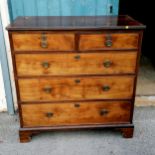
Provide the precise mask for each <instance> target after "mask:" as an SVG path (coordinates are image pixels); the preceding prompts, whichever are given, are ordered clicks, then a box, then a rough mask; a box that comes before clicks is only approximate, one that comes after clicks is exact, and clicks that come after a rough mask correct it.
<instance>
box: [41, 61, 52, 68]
mask: <svg viewBox="0 0 155 155" xmlns="http://www.w3.org/2000/svg"><path fill="white" fill-rule="evenodd" d="M42 66H43V67H44V68H49V66H50V64H49V62H47V61H44V62H43V63H42Z"/></svg>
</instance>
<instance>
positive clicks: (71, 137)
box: [0, 107, 155, 155]
mask: <svg viewBox="0 0 155 155" xmlns="http://www.w3.org/2000/svg"><path fill="white" fill-rule="evenodd" d="M134 124H135V133H134V138H132V139H124V138H122V136H121V134H120V132H116V131H109V130H108V131H107V130H103V131H96V130H85V131H67V132H60V131H59V132H50V133H42V134H39V135H37V136H34V137H33V138H32V141H31V142H30V143H23V144H20V143H19V141H18V128H19V123H18V117H17V116H9V115H7V114H6V113H0V155H155V147H154V145H155V107H145V108H144V107H139V108H136V109H135V114H134Z"/></svg>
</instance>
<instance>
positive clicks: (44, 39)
mask: <svg viewBox="0 0 155 155" xmlns="http://www.w3.org/2000/svg"><path fill="white" fill-rule="evenodd" d="M12 40H13V49H14V51H72V50H74V44H75V43H74V41H75V40H74V34H71V33H44V32H43V33H39V32H38V33H37V32H32V33H24V32H23V33H12Z"/></svg>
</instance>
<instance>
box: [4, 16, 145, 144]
mask: <svg viewBox="0 0 155 155" xmlns="http://www.w3.org/2000/svg"><path fill="white" fill-rule="evenodd" d="M144 28H145V26H144V25H142V24H140V23H139V22H137V21H135V20H134V19H132V18H131V17H129V16H118V17H109V16H106V17H102V16H98V17H19V18H17V19H16V20H15V21H14V22H13V23H11V24H10V25H9V26H8V27H7V29H8V31H9V37H10V44H11V49H12V60H13V66H14V75H15V83H16V89H17V98H18V107H19V117H20V130H19V136H20V141H21V142H28V141H30V137H31V136H32V135H33V134H36V133H39V132H43V131H50V130H61V129H63V130H64V129H78V128H81V129H86V128H117V129H120V131H122V133H123V136H124V137H126V138H130V137H132V136H133V129H134V125H133V122H132V118H133V109H134V99H135V90H136V80H137V72H138V62H139V56H140V49H141V41H142V35H143V29H144Z"/></svg>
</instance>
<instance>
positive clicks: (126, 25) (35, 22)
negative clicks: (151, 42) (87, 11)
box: [7, 15, 145, 30]
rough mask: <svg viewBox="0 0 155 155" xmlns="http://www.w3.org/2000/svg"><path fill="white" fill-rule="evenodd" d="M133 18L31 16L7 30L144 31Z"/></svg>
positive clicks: (125, 16) (16, 21) (141, 25)
mask: <svg viewBox="0 0 155 155" xmlns="http://www.w3.org/2000/svg"><path fill="white" fill-rule="evenodd" d="M144 28H145V26H144V25H143V24H141V23H139V22H138V21H136V20H134V19H133V18H131V17H129V16H127V15H123V16H74V17H73V16H63V17H61V16H59V17H56V16H46V17H45V16H44V17H43V16H42V17H41V16H33V17H28V16H27V17H17V19H16V20H15V21H14V22H13V23H11V24H10V25H9V26H8V27H7V29H8V30H61V29H62V30H93V29H95V30H96V29H99V30H101V29H103V30H104V29H105V30H106V29H144Z"/></svg>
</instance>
